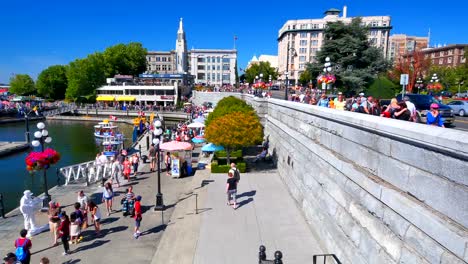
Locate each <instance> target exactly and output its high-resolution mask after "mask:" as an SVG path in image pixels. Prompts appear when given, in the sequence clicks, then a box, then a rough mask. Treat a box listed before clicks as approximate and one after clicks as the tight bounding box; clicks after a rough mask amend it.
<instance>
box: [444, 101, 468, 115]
mask: <svg viewBox="0 0 468 264" xmlns="http://www.w3.org/2000/svg"><path fill="white" fill-rule="evenodd" d="M447 105H448V106H449V107H450V108H452V110H453V112H454V113H455V114H456V115H459V116H465V115H466V113H468V102H467V101H452V102H450V103H448V104H447Z"/></svg>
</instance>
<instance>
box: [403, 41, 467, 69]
mask: <svg viewBox="0 0 468 264" xmlns="http://www.w3.org/2000/svg"><path fill="white" fill-rule="evenodd" d="M466 48H468V44H451V45H445V46H440V47H434V48H426V49H422V50H421V52H422V53H423V54H424V57H425V58H429V59H430V60H431V63H432V65H434V66H443V67H457V66H460V65H462V64H464V63H466V55H465V49H466ZM410 56H411V53H407V54H405V55H403V57H404V58H407V57H410Z"/></svg>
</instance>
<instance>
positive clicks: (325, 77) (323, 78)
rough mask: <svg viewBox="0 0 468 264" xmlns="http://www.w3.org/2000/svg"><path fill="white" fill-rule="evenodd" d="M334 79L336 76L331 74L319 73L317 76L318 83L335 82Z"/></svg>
mask: <svg viewBox="0 0 468 264" xmlns="http://www.w3.org/2000/svg"><path fill="white" fill-rule="evenodd" d="M335 81H336V77H335V75H333V74H327V75H319V77H317V82H318V84H322V83H326V84H330V83H335Z"/></svg>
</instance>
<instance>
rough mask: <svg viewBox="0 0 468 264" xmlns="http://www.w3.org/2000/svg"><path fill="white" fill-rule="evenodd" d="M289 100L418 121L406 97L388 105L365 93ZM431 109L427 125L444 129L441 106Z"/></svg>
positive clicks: (314, 94)
mask: <svg viewBox="0 0 468 264" xmlns="http://www.w3.org/2000/svg"><path fill="white" fill-rule="evenodd" d="M288 99H289V100H290V101H293V102H298V103H304V104H310V105H317V106H320V107H326V108H332V109H336V110H340V111H351V112H356V113H362V114H368V115H374V116H381V117H386V118H393V119H398V120H403V121H410V122H417V121H418V118H417V117H418V114H417V111H416V107H415V105H414V104H413V103H412V102H411V100H410V98H409V97H408V96H404V97H403V100H402V101H401V102H398V100H397V99H396V98H392V99H391V100H390V103H389V104H388V105H386V104H382V103H381V101H380V100H378V99H375V98H373V97H372V96H365V94H364V93H360V94H359V96H352V97H351V98H345V97H344V95H343V94H342V93H341V92H339V93H338V96H337V97H329V96H327V95H326V94H325V93H318V92H305V93H300V94H292V95H290V96H289V98H288ZM430 107H431V110H430V111H429V112H428V113H427V124H428V125H434V126H439V127H443V126H444V120H443V118H442V117H441V115H440V113H439V111H438V110H439V105H438V104H435V103H433V104H431V106H430Z"/></svg>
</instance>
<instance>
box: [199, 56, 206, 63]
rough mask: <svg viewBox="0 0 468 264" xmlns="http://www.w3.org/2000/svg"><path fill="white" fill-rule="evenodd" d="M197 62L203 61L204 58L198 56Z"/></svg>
mask: <svg viewBox="0 0 468 264" xmlns="http://www.w3.org/2000/svg"><path fill="white" fill-rule="evenodd" d="M197 62H205V58H201V57H198V59H197Z"/></svg>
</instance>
